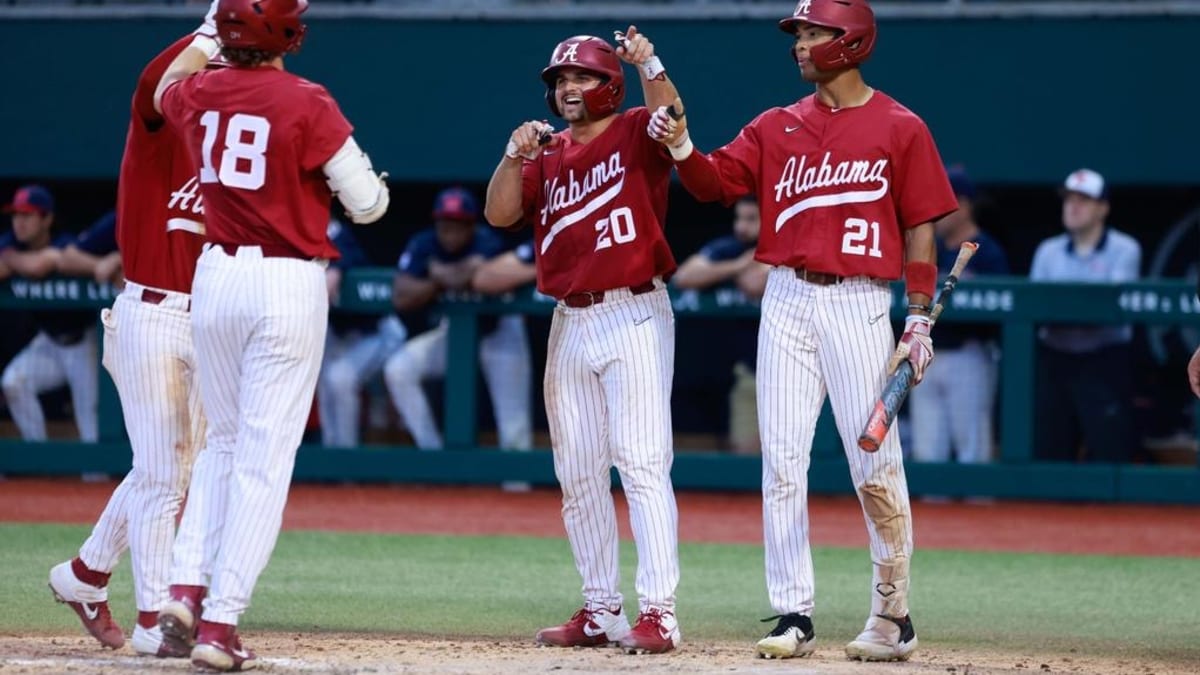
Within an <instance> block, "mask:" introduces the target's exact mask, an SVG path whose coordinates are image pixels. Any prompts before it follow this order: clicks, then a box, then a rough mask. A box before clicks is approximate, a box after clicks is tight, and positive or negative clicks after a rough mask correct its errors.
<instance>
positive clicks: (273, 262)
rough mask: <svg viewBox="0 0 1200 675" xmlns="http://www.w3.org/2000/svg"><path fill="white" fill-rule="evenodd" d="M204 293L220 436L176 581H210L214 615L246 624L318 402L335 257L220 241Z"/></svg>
mask: <svg viewBox="0 0 1200 675" xmlns="http://www.w3.org/2000/svg"><path fill="white" fill-rule="evenodd" d="M192 293H193V299H192V329H193V334H194V337H195V340H196V356H197V361H198V362H199V368H200V391H201V394H202V395H203V399H204V409H205V411H206V412H207V413H208V442H207V447H206V448H205V449H204V451H203V452H201V453H200V456H199V457H198V458H197V460H196V467H195V469H194V470H193V473H192V489H191V492H190V493H189V495H188V505H187V509H186V510H185V511H184V518H183V522H182V524H181V526H180V533H179V537H178V539H177V541H176V544H175V551H174V562H173V567H172V572H171V583H173V584H188V585H207V586H209V590H208V596H207V597H206V598H205V600H204V613H203V618H204V619H205V620H206V621H216V622H220V623H229V624H236V623H237V622H238V618H239V617H240V616H241V614H242V613H243V612H244V611H245V610H246V607H248V606H249V604H250V595H251V593H252V592H253V590H254V585H255V583H256V582H257V581H258V576H259V574H261V573H262V571H263V569H264V568H266V566H267V561H268V560H269V559H270V557H271V551H272V550H274V548H275V541H276V539H277V538H278V537H279V527H280V524H281V523H282V521H283V507H284V504H285V502H286V501H287V494H288V486H289V484H290V482H291V476H292V466H293V464H294V463H295V459H296V449H297V448H298V447H299V446H300V439H301V437H302V436H303V435H304V427H305V424H306V423H307V421H308V413H309V409H310V408H311V406H312V400H313V392H314V390H315V389H316V384H317V373H318V372H319V371H320V367H321V356H322V352H323V350H324V345H325V329H326V324H327V319H328V314H329V300H328V293H327V291H326V289H325V266H324V264H323V262H317V261H310V260H297V259H294V258H264V257H263V256H262V254H261V251H260V250H259V249H258V248H257V247H245V246H243V247H242V248H240V249H239V250H238V251H237V255H236V256H230V255H228V254H226V253H225V251H224V250H222V249H221V248H220V247H210V248H208V250H206V251H205V252H204V253H203V254H201V256H200V260H199V262H198V263H197V266H196V280H195V284H194V288H193V289H192ZM208 560H211V564H209V563H208V562H207V561H208ZM206 569H211V578H208V579H206V578H205V570H206Z"/></svg>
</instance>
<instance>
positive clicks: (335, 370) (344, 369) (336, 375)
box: [321, 363, 358, 396]
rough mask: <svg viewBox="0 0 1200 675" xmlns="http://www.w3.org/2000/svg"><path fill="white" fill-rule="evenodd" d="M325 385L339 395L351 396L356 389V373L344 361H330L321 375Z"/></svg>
mask: <svg viewBox="0 0 1200 675" xmlns="http://www.w3.org/2000/svg"><path fill="white" fill-rule="evenodd" d="M321 377H323V378H324V379H325V385H326V386H327V387H329V388H330V389H332V390H333V391H334V392H336V393H337V395H339V396H351V395H353V394H354V393H355V392H356V391H357V390H358V373H355V372H354V368H353V367H351V366H350V365H348V364H346V363H332V364H330V365H329V367H328V368H326V370H325V372H324V373H323V374H322V375H321Z"/></svg>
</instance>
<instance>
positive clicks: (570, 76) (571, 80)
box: [554, 68, 603, 122]
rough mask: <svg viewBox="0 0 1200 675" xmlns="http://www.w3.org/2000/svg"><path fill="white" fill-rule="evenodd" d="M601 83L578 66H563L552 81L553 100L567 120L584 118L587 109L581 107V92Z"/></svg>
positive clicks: (573, 120) (576, 120)
mask: <svg viewBox="0 0 1200 675" xmlns="http://www.w3.org/2000/svg"><path fill="white" fill-rule="evenodd" d="M602 83H603V80H601V79H600V77H599V76H597V75H596V74H594V73H591V72H588V71H586V70H582V69H580V68H563V69H562V70H560V71H559V73H558V79H557V80H555V82H554V100H555V101H557V102H558V110H559V112H561V113H562V116H563V119H564V120H566V121H567V122H582V121H584V120H586V119H587V118H588V117H587V109H586V108H584V107H583V92H585V91H588V90H589V89H595V88H596V87H599V86H600V85H601V84H602Z"/></svg>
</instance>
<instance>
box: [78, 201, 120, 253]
mask: <svg viewBox="0 0 1200 675" xmlns="http://www.w3.org/2000/svg"><path fill="white" fill-rule="evenodd" d="M72 243H73V244H74V246H75V248H77V249H79V250H81V251H84V252H86V253H91V254H92V255H98V256H99V255H108V254H109V253H112V252H113V251H115V250H117V214H116V213H115V212H113V211H109V212H108V213H106V214H104V215H103V216H101V217H100V219H99V220H97V221H96V222H95V223H93V224H92V226H91V227H89V228H88V229H86V230H84V231H83V232H80V233H79V236H77V237H75V241H74V242H72Z"/></svg>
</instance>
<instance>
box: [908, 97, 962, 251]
mask: <svg viewBox="0 0 1200 675" xmlns="http://www.w3.org/2000/svg"><path fill="white" fill-rule="evenodd" d="M898 145H899V152H898V153H897V154H896V155H895V156H893V160H892V166H893V167H895V168H894V170H893V171H892V180H893V181H894V183H895V185H894V186H893V188H892V194H894V195H895V196H896V211H897V215H898V216H899V219H900V226H901V227H902V228H904V229H908V228H912V227H916V226H918V225H921V224H922V223H928V222H931V221H934V220H937V219H938V218H941V217H942V216H945V215H947V214H949V213H953V212H954V211H955V210H956V209H958V199H957V198H956V197H955V196H954V190H953V189H952V188H951V187H950V179H949V178H947V177H946V169H945V167H944V166H943V165H942V158H941V156H939V155H938V151H937V146H936V145H934V143H933V136H932V135H930V133H929V128H928V127H926V126H925V123H924V122H922V121H921V120H919V119H916V118H915V117H914V118H913V120H912V123H911V124H908V125H904V127H903V131H902V132H901V137H900V139H899V140H898Z"/></svg>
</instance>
